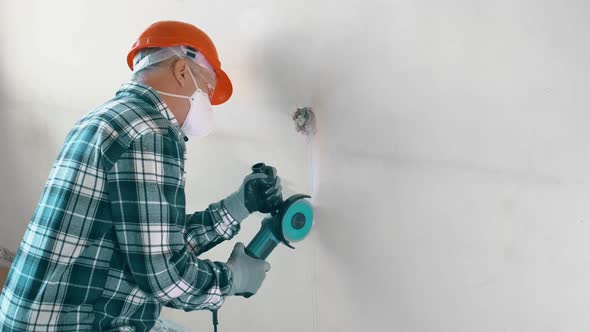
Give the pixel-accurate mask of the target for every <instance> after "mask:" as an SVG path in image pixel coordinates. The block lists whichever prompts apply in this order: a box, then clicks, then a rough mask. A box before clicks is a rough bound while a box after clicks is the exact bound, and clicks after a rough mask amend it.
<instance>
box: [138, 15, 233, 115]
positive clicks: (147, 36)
mask: <svg viewBox="0 0 590 332" xmlns="http://www.w3.org/2000/svg"><path fill="white" fill-rule="evenodd" d="M179 45H183V46H190V47H192V48H194V49H196V50H197V51H199V52H200V53H201V54H203V56H204V57H205V59H207V61H208V62H209V64H210V65H211V66H212V67H213V70H214V71H215V74H216V76H217V84H216V85H215V91H214V92H213V97H212V98H211V104H213V105H219V104H223V103H225V102H226V101H227V100H228V99H229V97H231V94H232V92H233V87H232V84H231V81H230V79H229V77H228V76H227V74H226V73H225V72H224V71H223V70H222V69H221V62H220V61H219V56H218V55H217V49H216V48H215V45H214V44H213V42H212V41H211V39H210V38H209V36H207V34H206V33H205V32H203V31H202V30H201V29H199V28H197V27H196V26H194V25H192V24H189V23H185V22H178V21H160V22H156V23H154V24H152V25H150V26H149V27H148V28H147V29H145V31H144V32H142V33H141V35H140V36H139V38H137V40H136V41H135V43H133V46H132V47H131V50H130V51H129V54H128V55H127V65H129V68H131V70H133V58H134V57H135V55H136V54H137V52H138V51H139V50H141V49H144V48H148V47H169V46H179Z"/></svg>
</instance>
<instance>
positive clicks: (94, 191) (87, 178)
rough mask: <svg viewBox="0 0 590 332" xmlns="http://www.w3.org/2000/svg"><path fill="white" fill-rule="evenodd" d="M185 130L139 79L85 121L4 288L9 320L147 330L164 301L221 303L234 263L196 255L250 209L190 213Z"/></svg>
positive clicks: (11, 325) (3, 316) (2, 310)
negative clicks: (231, 266)
mask: <svg viewBox="0 0 590 332" xmlns="http://www.w3.org/2000/svg"><path fill="white" fill-rule="evenodd" d="M185 140H188V138H186V136H184V134H183V133H182V130H180V128H179V126H178V122H177V121H176V119H175V118H174V115H173V114H172V113H171V112H170V111H169V109H168V108H167V106H166V105H165V103H164V102H163V101H162V100H161V99H160V98H159V96H158V94H157V93H156V92H155V90H153V89H152V88H149V87H147V86H144V85H141V84H139V83H135V82H128V83H126V84H124V85H123V86H122V87H121V88H120V90H119V91H118V92H117V94H116V96H115V97H114V98H113V99H112V100H110V101H108V102H107V103H106V104H104V105H102V106H100V107H98V108H97V109H95V110H93V111H91V112H89V113H88V114H86V115H85V116H84V117H82V118H81V119H80V120H79V121H78V122H76V124H75V125H74V128H73V129H72V130H71V131H70V132H69V134H68V135H67V137H66V139H65V142H64V144H63V146H62V148H61V150H60V152H59V155H58V157H57V160H56V161H55V164H54V165H53V167H52V168H51V171H50V174H49V177H48V180H47V183H46V185H45V187H44V189H43V193H42V195H41V198H40V200H39V203H38V205H37V207H36V209H35V211H34V213H33V216H32V218H31V220H30V223H29V225H28V227H27V230H26V232H25V234H24V237H23V240H22V242H21V244H20V246H19V248H18V251H17V254H16V257H15V259H14V263H13V264H12V267H11V270H10V273H9V275H8V280H7V282H6V286H5V287H4V289H3V291H2V295H1V296H0V330H1V331H149V330H150V328H151V327H152V326H153V325H154V323H155V321H156V319H157V318H158V316H159V314H160V311H161V309H162V306H168V307H173V308H177V309H183V310H185V311H191V310H200V309H209V310H215V309H217V308H219V307H220V306H221V305H222V303H223V301H224V296H225V295H226V294H227V293H228V292H229V290H230V287H231V282H232V274H231V271H230V270H229V269H228V267H227V266H226V265H225V264H224V263H220V262H212V261H210V260H201V259H198V258H197V256H198V255H199V254H201V253H203V252H205V251H207V250H209V249H210V248H212V247H214V246H215V245H217V244H219V243H221V242H222V241H224V240H228V239H231V238H232V237H233V236H234V235H235V234H236V233H237V232H238V231H239V229H240V222H241V220H238V218H239V217H236V215H241V214H238V213H235V214H234V213H233V211H234V210H233V209H230V210H229V211H228V207H227V206H230V205H231V204H227V206H226V204H225V203H224V202H225V200H222V201H220V202H217V203H213V204H211V205H210V206H209V207H208V209H207V210H205V211H203V212H196V213H194V214H185V195H184V185H185V171H184V161H185ZM230 197H231V195H230ZM241 218H242V219H243V218H244V216H241Z"/></svg>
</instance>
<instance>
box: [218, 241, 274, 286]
mask: <svg viewBox="0 0 590 332" xmlns="http://www.w3.org/2000/svg"><path fill="white" fill-rule="evenodd" d="M245 249H246V247H245V246H244V244H243V243H241V242H238V243H236V245H235V247H234V250H233V251H232V253H231V255H230V257H229V259H228V261H227V263H226V264H227V266H228V267H229V269H230V270H231V272H232V275H233V283H232V285H231V288H230V291H229V293H228V295H238V296H245V297H250V296H252V295H254V294H256V292H257V291H258V289H259V288H260V286H261V285H262V282H263V281H264V278H266V272H268V271H270V263H268V262H267V261H265V260H262V259H258V258H252V257H250V256H248V254H246V252H245V251H244V250H245Z"/></svg>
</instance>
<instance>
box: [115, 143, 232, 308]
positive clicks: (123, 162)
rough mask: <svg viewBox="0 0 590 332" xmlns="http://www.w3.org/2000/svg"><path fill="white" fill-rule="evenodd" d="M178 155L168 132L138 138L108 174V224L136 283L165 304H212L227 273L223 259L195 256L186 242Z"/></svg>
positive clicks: (227, 281)
mask: <svg viewBox="0 0 590 332" xmlns="http://www.w3.org/2000/svg"><path fill="white" fill-rule="evenodd" d="M182 158H183V157H182V152H181V150H180V148H179V144H178V142H176V141H175V140H174V139H172V138H170V137H166V136H163V135H160V134H156V133H149V134H145V135H143V136H141V137H139V138H137V139H136V140H135V141H134V143H133V144H132V145H131V146H130V147H129V148H128V149H127V150H126V152H125V153H123V155H121V157H120V158H119V159H118V160H117V162H116V163H115V164H114V165H113V167H112V168H111V169H110V171H109V172H108V174H107V183H108V190H109V197H110V201H111V208H112V214H113V225H114V229H115V233H116V239H117V241H118V244H119V248H120V250H121V251H122V253H123V255H124V257H125V258H126V263H127V265H128V266H129V269H130V271H131V273H132V275H133V277H134V279H135V282H137V284H138V286H139V288H141V289H142V290H143V291H144V292H146V293H147V294H148V295H150V296H152V297H153V298H155V299H157V300H158V301H159V302H161V303H163V304H165V305H166V306H169V307H175V308H179V309H183V310H185V311H191V310H201V309H210V310H214V309H217V308H219V307H220V306H221V305H222V304H223V301H224V298H223V296H224V295H226V294H227V293H228V292H229V288H230V286H231V282H232V275H231V271H230V270H229V268H228V267H227V265H225V264H224V263H221V262H212V261H210V260H200V259H198V258H197V257H196V256H195V255H193V254H192V253H191V252H190V251H189V248H188V246H187V243H186V242H185V237H184V234H183V226H184V222H185V220H184V218H186V215H185V208H184V205H185V202H184V187H183V185H182V173H183V170H182V168H181V165H182ZM180 218H182V219H180Z"/></svg>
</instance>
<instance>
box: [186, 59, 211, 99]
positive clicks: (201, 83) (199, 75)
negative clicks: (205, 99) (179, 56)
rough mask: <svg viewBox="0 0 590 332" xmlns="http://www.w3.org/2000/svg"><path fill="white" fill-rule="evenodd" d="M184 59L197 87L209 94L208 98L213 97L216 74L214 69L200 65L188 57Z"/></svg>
mask: <svg viewBox="0 0 590 332" xmlns="http://www.w3.org/2000/svg"><path fill="white" fill-rule="evenodd" d="M186 60H187V63H188V64H189V69H190V70H191V72H192V73H193V75H194V76H195V81H197V87H198V88H199V89H201V91H203V92H205V93H206V94H207V95H208V96H209V100H211V99H213V93H214V92H215V86H216V85H217V75H216V74H215V71H213V70H211V69H209V68H206V67H203V66H200V65H199V64H197V63H195V62H193V61H191V60H189V59H186Z"/></svg>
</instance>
